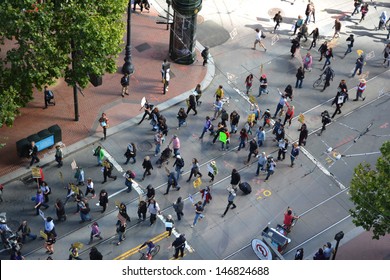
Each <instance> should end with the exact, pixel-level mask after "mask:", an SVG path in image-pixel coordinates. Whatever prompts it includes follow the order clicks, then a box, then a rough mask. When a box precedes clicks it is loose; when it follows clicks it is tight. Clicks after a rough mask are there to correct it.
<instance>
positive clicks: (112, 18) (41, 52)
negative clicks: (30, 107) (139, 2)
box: [0, 0, 128, 127]
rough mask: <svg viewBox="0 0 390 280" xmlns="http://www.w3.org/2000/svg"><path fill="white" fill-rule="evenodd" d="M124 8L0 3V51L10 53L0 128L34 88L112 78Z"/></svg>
mask: <svg viewBox="0 0 390 280" xmlns="http://www.w3.org/2000/svg"><path fill="white" fill-rule="evenodd" d="M127 3H128V0H116V1H112V0H99V1H96V0H46V1H38V2H37V0H3V1H1V3H0V47H1V49H2V50H4V49H9V50H8V51H7V53H6V54H4V53H3V52H2V53H1V56H0V104H1V105H0V106H1V107H0V127H1V126H3V125H7V126H12V124H13V122H14V120H15V117H16V116H17V114H18V110H19V109H20V108H21V107H23V106H25V105H26V104H27V103H28V102H29V101H31V100H32V94H33V89H34V88H37V89H38V90H42V87H43V86H44V85H46V84H52V83H53V82H54V81H55V80H56V79H58V78H60V77H63V78H65V81H66V82H67V84H68V85H69V86H75V85H78V86H80V87H81V88H85V87H86V86H87V85H88V82H89V77H90V76H91V75H95V76H101V75H103V74H104V73H106V72H109V73H114V72H115V71H116V65H115V60H116V58H117V56H118V54H119V53H120V52H121V44H123V35H124V31H125V29H124V22H123V20H122V17H123V13H124V11H125V8H126V7H127ZM71 54H73V55H72V56H71ZM72 57H73V60H72ZM42 98H43V97H42Z"/></svg>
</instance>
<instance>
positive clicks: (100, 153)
mask: <svg viewBox="0 0 390 280" xmlns="http://www.w3.org/2000/svg"><path fill="white" fill-rule="evenodd" d="M104 152H105V151H104V149H103V148H102V147H101V146H97V147H96V149H95V150H94V151H93V155H94V156H95V157H96V158H97V162H98V165H97V166H101V165H102V163H103V159H104V156H105V153H104Z"/></svg>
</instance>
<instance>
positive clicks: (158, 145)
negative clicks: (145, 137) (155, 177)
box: [154, 131, 164, 157]
mask: <svg viewBox="0 0 390 280" xmlns="http://www.w3.org/2000/svg"><path fill="white" fill-rule="evenodd" d="M163 142H164V136H163V134H162V132H161V131H159V132H157V133H156V134H155V135H154V144H155V145H156V149H155V150H154V156H155V157H156V156H158V154H159V153H160V151H161V145H162V144H163Z"/></svg>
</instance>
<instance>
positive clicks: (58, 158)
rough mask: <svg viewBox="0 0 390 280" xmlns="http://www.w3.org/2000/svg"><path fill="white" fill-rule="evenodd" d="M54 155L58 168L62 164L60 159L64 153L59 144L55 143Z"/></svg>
mask: <svg viewBox="0 0 390 280" xmlns="http://www.w3.org/2000/svg"><path fill="white" fill-rule="evenodd" d="M54 157H55V160H56V162H57V167H58V168H60V167H61V166H62V165H63V163H62V159H63V158H64V153H63V151H62V149H61V146H60V145H56V153H55V156H54Z"/></svg>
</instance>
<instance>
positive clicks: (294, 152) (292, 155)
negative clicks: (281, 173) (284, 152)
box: [290, 143, 299, 167]
mask: <svg viewBox="0 0 390 280" xmlns="http://www.w3.org/2000/svg"><path fill="white" fill-rule="evenodd" d="M298 155H299V145H298V143H294V144H293V145H292V147H291V153H290V161H291V164H290V167H293V166H294V162H295V160H296V159H297V157H298Z"/></svg>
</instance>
